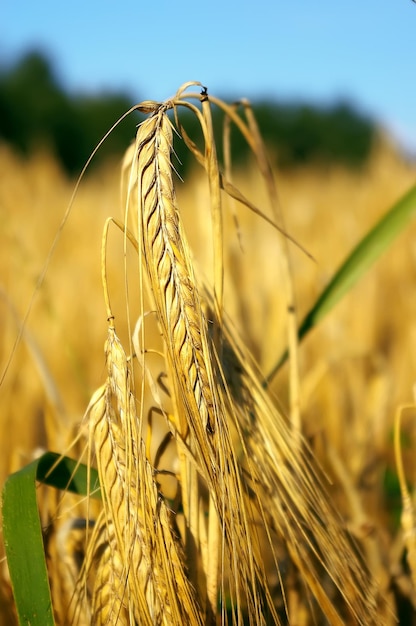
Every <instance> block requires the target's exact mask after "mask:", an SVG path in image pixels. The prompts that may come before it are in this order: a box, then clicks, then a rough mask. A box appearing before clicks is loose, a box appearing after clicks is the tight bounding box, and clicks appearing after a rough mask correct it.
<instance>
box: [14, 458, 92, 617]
mask: <svg viewBox="0 0 416 626" xmlns="http://www.w3.org/2000/svg"><path fill="white" fill-rule="evenodd" d="M36 481H40V482H43V483H45V484H48V485H51V486H53V487H56V488H58V489H68V490H69V491H72V492H75V493H79V494H81V495H87V494H90V495H94V496H95V497H99V496H100V491H99V489H98V475H97V472H96V471H95V470H93V469H91V470H88V469H87V467H86V466H85V465H81V464H78V463H77V462H75V461H73V460H72V459H69V458H67V457H61V456H60V455H58V454H54V453H52V452H47V453H46V454H44V455H43V456H41V457H40V458H39V459H37V460H36V461H34V462H33V463H30V465H27V466H26V467H24V468H23V469H21V470H20V471H18V472H16V473H14V474H11V475H10V476H9V477H8V478H7V480H6V482H5V484H4V487H3V494H2V495H3V498H2V505H3V506H2V510H3V536H4V545H5V549H6V557H7V563H8V566H9V572H10V579H11V582H12V588H13V595H14V599H15V603H16V610H17V614H18V619H19V624H20V625H21V626H23V625H30V626H54V624H55V622H54V618H53V609H52V601H51V595H50V589H49V580H48V573H47V569H46V561H45V554H44V548H43V537H42V529H41V524H40V518H39V512H38V505H37V500H36Z"/></svg>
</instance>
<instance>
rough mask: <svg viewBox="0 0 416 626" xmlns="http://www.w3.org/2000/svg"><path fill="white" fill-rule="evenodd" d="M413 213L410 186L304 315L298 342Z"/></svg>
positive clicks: (415, 202)
mask: <svg viewBox="0 0 416 626" xmlns="http://www.w3.org/2000/svg"><path fill="white" fill-rule="evenodd" d="M415 214H416V185H415V186H413V187H412V188H411V189H410V191H408V192H407V193H406V194H405V195H404V196H403V197H402V198H401V199H400V200H399V201H398V202H397V203H396V204H395V205H393V207H392V208H391V209H390V210H389V211H388V212H387V213H386V215H385V216H384V217H383V218H382V219H381V220H380V221H379V222H378V223H377V224H376V226H374V228H373V229H372V230H371V231H370V232H369V233H368V234H367V235H366V236H365V237H364V239H362V240H361V241H360V243H359V244H358V245H357V246H356V247H355V248H354V250H353V251H352V252H351V254H350V255H349V256H348V258H347V259H346V260H345V261H344V263H343V264H342V265H341V267H340V268H339V270H338V271H337V273H336V274H335V276H334V277H333V278H332V280H331V281H330V283H329V284H328V285H327V287H326V288H325V289H324V291H323V292H322V293H321V295H320V296H319V298H318V300H317V301H316V302H315V304H314V305H313V307H312V308H311V309H310V311H309V312H308V313H307V315H306V317H305V318H304V320H303V322H302V324H301V325H300V327H299V330H298V338H299V341H301V340H302V339H303V338H304V337H305V336H306V335H307V333H308V332H309V331H310V330H311V329H312V328H314V327H315V326H316V325H317V324H318V323H319V322H320V321H321V320H322V318H323V317H325V315H326V314H327V313H329V311H330V310H331V309H332V308H333V307H334V306H335V305H336V304H337V303H338V302H339V301H340V300H341V298H342V297H343V296H344V295H345V294H346V293H347V292H348V291H349V290H350V289H351V288H352V287H353V286H354V285H355V283H356V282H357V281H358V280H359V279H360V278H361V276H363V275H364V274H365V272H366V271H367V270H368V269H369V267H370V266H371V265H372V264H373V263H374V262H375V261H376V260H377V259H378V258H379V257H380V256H381V255H382V254H383V252H385V251H386V250H387V249H388V247H389V246H390V245H391V243H392V242H393V240H394V239H395V238H396V237H397V236H398V235H399V234H400V232H402V230H404V228H405V227H406V226H407V225H408V223H409V222H410V220H411V219H412V218H413V217H414V215H415ZM287 358H288V352H287V351H286V352H285V353H284V354H283V355H282V357H281V358H280V359H279V361H278V362H277V363H276V365H275V366H274V367H273V369H272V370H271V372H270V373H269V375H268V376H267V378H266V381H265V385H266V386H267V385H268V384H269V383H270V382H271V381H272V380H273V378H274V376H275V375H276V374H277V372H278V371H279V369H280V367H281V366H282V365H283V364H284V363H285V361H286V360H287Z"/></svg>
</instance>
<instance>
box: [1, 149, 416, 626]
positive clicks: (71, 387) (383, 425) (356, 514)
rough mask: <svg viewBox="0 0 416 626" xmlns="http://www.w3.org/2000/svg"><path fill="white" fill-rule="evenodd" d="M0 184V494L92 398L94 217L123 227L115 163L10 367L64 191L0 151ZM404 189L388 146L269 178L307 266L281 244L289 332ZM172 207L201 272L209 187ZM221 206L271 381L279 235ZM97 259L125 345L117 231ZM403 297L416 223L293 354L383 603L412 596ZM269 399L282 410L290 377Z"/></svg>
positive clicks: (304, 403)
mask: <svg viewBox="0 0 416 626" xmlns="http://www.w3.org/2000/svg"><path fill="white" fill-rule="evenodd" d="M0 172H1V173H0V235H1V245H0V295H1V299H0V364H1V373H2V374H3V372H4V370H5V368H6V367H7V372H6V374H5V377H4V380H3V382H2V385H1V387H0V429H1V430H0V432H1V455H0V482H1V484H3V482H4V480H5V478H6V476H7V475H8V473H10V472H11V471H15V470H17V469H18V468H20V467H22V466H23V465H25V464H26V463H28V462H29V461H30V460H31V459H32V458H33V455H34V454H35V451H36V450H38V449H39V448H43V449H49V450H54V451H57V452H63V453H64V452H66V449H67V446H68V445H69V443H70V441H71V440H72V438H73V436H74V434H76V432H77V430H78V428H79V424H80V422H81V419H82V416H83V414H84V411H85V409H86V407H87V405H88V402H89V399H90V396H91V394H92V392H93V391H94V389H96V388H97V387H98V386H99V385H100V384H101V383H102V381H103V379H104V377H105V374H106V371H105V370H106V366H105V360H104V352H103V345H104V341H105V338H106V329H107V321H106V311H105V307H104V299H103V295H102V287H101V276H100V271H101V270H100V248H101V239H102V229H103V225H104V222H105V219H106V218H107V217H108V216H114V217H119V216H121V212H122V207H121V203H120V164H119V163H109V164H108V165H107V166H105V167H103V168H101V169H99V170H96V171H94V172H93V173H92V174H91V175H89V176H87V177H86V178H85V179H84V181H83V182H82V183H81V186H80V189H79V192H78V194H77V196H76V199H75V202H74V205H73V209H72V212H71V214H70V217H69V220H68V222H67V224H66V226H65V228H64V229H63V232H62V235H61V237H60V239H59V241H58V244H57V247H56V250H55V252H54V254H53V256H52V258H51V261H50V265H49V267H48V271H47V273H46V275H45V280H44V282H43V284H42V286H41V287H40V288H39V289H38V290H37V292H36V295H35V299H34V301H33V306H32V310H31V313H30V315H29V317H28V319H27V322H26V324H25V326H24V331H23V334H22V338H21V341H20V342H19V343H18V345H17V347H16V350H15V352H14V353H13V355H12V352H13V347H14V343H15V340H16V337H17V335H18V333H19V329H20V325H21V323H22V321H23V319H24V318H25V314H26V311H27V308H28V306H29V303H30V301H31V298H32V294H33V292H34V289H35V286H36V284H37V281H38V278H39V276H40V275H41V273H42V271H43V267H44V264H45V260H46V258H47V256H48V252H49V249H50V246H51V244H52V241H53V240H54V237H55V235H56V233H57V231H58V229H59V226H60V222H61V220H62V217H63V215H64V213H65V210H66V207H67V204H68V202H69V200H70V197H71V194H72V191H73V188H74V184H75V182H74V181H73V180H68V179H67V178H66V177H65V175H64V174H63V172H62V171H61V170H60V168H59V166H58V165H57V163H56V162H55V161H54V159H53V158H52V157H50V156H49V155H48V154H46V153H39V154H37V155H35V156H33V157H32V158H31V159H29V160H27V161H24V160H21V159H20V158H19V157H18V156H16V155H15V154H14V153H12V152H11V151H10V150H9V149H8V148H7V147H6V146H2V147H0ZM415 177H416V165H415V164H411V163H409V162H406V161H405V160H404V159H403V158H401V157H400V156H399V155H398V153H397V152H396V151H395V150H394V148H392V147H391V145H390V144H389V143H388V142H387V141H384V140H380V142H379V144H378V145H377V147H376V148H375V149H374V154H373V155H372V157H371V159H370V161H369V163H368V164H367V166H366V167H365V168H364V169H363V170H361V171H359V172H351V171H348V170H346V169H342V168H339V167H334V168H326V169H317V168H312V167H310V168H305V169H297V170H295V171H291V172H276V178H277V183H278V191H279V196H280V202H281V207H282V210H283V213H284V219H285V226H286V229H287V231H288V232H289V233H290V234H291V235H292V236H293V237H294V238H295V239H296V240H298V241H299V242H300V243H301V244H302V245H303V246H304V247H305V248H306V249H307V250H308V251H309V252H310V253H311V254H312V255H313V257H314V258H315V262H314V261H311V260H310V259H309V258H308V257H307V256H306V255H305V254H304V253H302V252H301V251H300V250H299V249H297V248H296V247H294V246H293V245H291V246H290V251H291V262H292V268H293V279H294V283H295V289H296V294H297V306H298V314H299V320H301V319H302V317H303V315H304V314H305V313H306V312H307V310H308V309H309V308H310V306H311V305H312V304H313V302H314V301H315V299H316V298H317V296H318V295H319V293H320V292H321V290H322V289H323V287H324V286H325V284H326V283H327V282H328V280H329V279H330V278H331V276H332V275H333V274H334V273H335V271H336V269H337V267H338V266H339V264H340V263H341V262H342V261H343V259H344V258H345V257H346V255H347V254H348V253H349V251H350V250H351V249H352V248H353V246H354V245H355V244H356V243H358V241H359V240H360V239H361V237H362V236H363V235H364V234H365V233H366V232H367V231H368V230H369V229H370V228H371V227H372V226H373V225H374V224H375V223H376V222H377V221H378V219H379V218H380V217H381V216H382V215H383V214H384V212H385V211H386V210H387V209H389V208H390V207H391V206H392V204H393V203H394V202H395V201H396V200H398V199H399V198H400V197H401V195H402V194H403V193H405V192H406V191H407V190H408V189H409V188H410V186H411V185H413V184H414V183H415ZM235 182H236V184H237V186H238V187H239V188H240V189H241V190H242V191H243V192H244V193H245V195H246V196H247V197H249V198H250V199H251V200H252V201H254V202H255V203H256V205H257V206H259V207H262V206H263V204H264V203H265V202H266V193H265V190H264V189H263V186H262V185H263V183H262V181H261V177H260V175H259V174H258V173H257V171H256V169H255V166H253V167H248V166H247V167H246V168H244V169H241V170H240V171H239V172H237V173H236V177H235ZM177 194H178V200H179V208H180V211H181V213H182V215H183V217H184V220H185V224H186V230H187V234H188V237H189V240H190V243H191V248H192V250H193V253H194V255H195V257H196V259H197V261H198V262H199V263H200V264H201V266H202V267H203V269H204V271H205V272H206V273H207V274H209V273H210V272H211V262H212V259H211V248H210V246H211V237H210V217H209V200H208V194H207V190H206V182H205V181H204V179H203V177H202V176H201V174H200V173H199V172H198V171H195V172H192V173H190V174H188V175H187V176H186V178H185V180H184V181H183V182H179V181H178V184H177ZM224 208H225V211H224V228H225V232H224V241H225V276H226V279H225V281H226V285H225V307H226V310H227V312H228V313H229V314H230V316H231V317H232V319H233V320H234V321H235V323H236V324H237V325H238V327H239V329H240V332H241V335H242V337H243V338H244V340H245V342H246V343H247V344H248V345H249V346H250V348H251V349H252V351H253V353H254V355H255V357H256V359H257V360H258V362H259V364H260V366H261V368H262V370H263V372H264V373H265V374H267V373H268V372H269V371H270V370H271V368H272V367H273V365H274V364H275V362H276V361H277V360H278V358H279V356H280V354H281V352H282V351H283V350H284V348H285V346H286V303H285V297H284V289H283V286H282V279H281V268H280V264H281V256H282V237H281V236H280V235H277V234H276V232H275V231H273V229H271V227H270V226H268V225H267V224H265V223H264V222H262V221H261V219H260V218H259V217H257V216H255V215H251V214H249V212H248V210H247V209H246V208H242V207H234V209H235V211H236V215H237V224H238V226H236V225H235V221H234V218H233V207H231V206H230V205H229V203H228V204H227V203H225V207H224ZM109 249H110V253H109V282H110V288H111V298H112V305H113V308H114V310H115V312H116V313H115V315H116V321H117V324H118V328H119V333H120V334H121V335H123V333H124V336H125V337H126V336H127V335H128V332H129V331H128V327H127V315H126V313H125V309H126V290H125V279H124V272H123V238H122V235H121V233H119V232H117V229H116V228H113V229H111V230H110V245H109ZM129 254H130V253H129ZM133 257H134V255H133V254H132V258H133ZM415 284H416V224H414V223H413V224H412V225H411V226H410V228H409V229H408V230H407V231H406V232H405V233H403V234H402V235H401V236H400V237H399V238H398V239H397V240H396V241H395V243H394V244H393V246H392V247H391V249H390V250H389V251H388V252H387V253H386V254H385V255H384V256H383V257H382V258H381V260H379V261H378V262H377V264H376V265H374V267H373V268H372V269H371V271H370V272H369V273H368V275H367V276H366V277H364V278H363V279H362V280H361V281H360V283H359V284H357V286H356V287H355V288H354V289H353V290H352V291H351V292H350V293H349V294H348V295H347V296H346V297H345V298H344V300H343V302H342V303H340V304H339V305H338V306H337V307H336V308H335V309H334V310H333V312H331V314H330V315H329V316H328V317H327V318H326V319H325V320H324V321H323V322H322V323H321V326H320V328H318V329H316V330H314V331H313V332H312V333H311V335H310V336H308V337H307V338H306V340H305V342H304V343H303V344H302V346H301V347H300V351H299V356H300V386H301V387H300V388H301V411H302V420H303V427H304V432H305V434H306V436H307V437H308V438H309V439H310V441H311V443H312V445H313V447H314V449H315V451H316V453H317V454H318V456H319V458H320V460H321V462H322V464H323V466H324V468H325V470H326V471H327V473H328V476H329V478H330V479H331V482H332V486H333V492H334V497H335V498H336V500H337V504H338V506H339V508H340V509H341V510H342V512H343V514H344V515H345V517H346V519H347V522H348V523H349V524H350V526H351V529H352V530H353V532H354V533H355V534H356V535H357V537H358V538H359V539H360V540H361V541H362V543H363V545H364V550H365V553H366V556H367V559H368V562H369V566H370V568H371V569H372V571H373V572H374V573H375V575H376V576H378V578H379V579H380V581H381V585H385V586H386V593H392V590H391V584H390V582H389V581H391V580H394V581H395V585H397V589H398V590H399V591H397V590H396V593H397V594H399V595H400V593H402V594H403V596H405V595H406V594H407V595H408V596H409V597H410V598H413V599H414V593H413V591H410V590H409V588H408V586H406V585H407V578H406V577H404V576H402V574H403V572H400V571H397V567H398V564H399V560H398V559H397V550H399V551H400V545H402V544H401V543H400V541H401V539H400V533H399V531H398V528H397V525H396V522H397V510H398V506H399V500H398V499H397V495H398V490H397V484H396V483H395V460H394V454H393V440H392V427H393V422H394V415H395V411H396V410H397V409H398V407H399V406H400V405H401V404H413V403H414V399H413V386H414V384H415V382H416V291H415ZM134 287H135V285H134V282H133V281H130V283H129V297H130V298H131V308H132V310H133V311H134V303H135V298H136V299H137V298H138V294H137V293H135V291H134ZM133 317H134V315H133ZM11 355H12V358H11V359H10V357H11ZM273 389H274V391H275V392H276V396H277V398H278V401H279V403H280V404H281V405H282V406H283V407H284V408H286V407H287V403H288V398H287V396H288V393H287V372H286V368H284V369H283V371H282V372H280V373H279V375H278V377H277V378H276V380H275V381H274V383H273ZM415 417H416V410H413V409H409V410H407V411H406V412H405V413H404V414H403V421H402V429H403V432H404V433H405V435H406V436H405V437H403V458H404V461H405V468H406V472H407V477H408V479H409V482H410V483H411V484H414V482H415V478H416V464H415V462H414V456H415V450H416V438H415V424H416V420H415ZM393 568H396V570H395V571H394V572H393V571H392V570H393ZM404 573H406V572H404ZM5 576H6V575H5ZM400 576H401V577H400ZM6 578H7V576H6ZM401 585H402V587H401ZM393 592H394V590H393ZM8 594H9V591H8V590H7V587H5V588H4V590H3V592H2V594H1V595H2V598H1V596H0V600H1V601H2V603H3V604H4V610H2V609H1V608H0V611H2V613H0V624H1V623H5V624H6V623H11V622H10V621H7V620H8V619H9V620H10V618H8V617H6V615H7V606H8V605H9V600H10V598H9V595H8ZM2 620H5V621H4V622H2ZM403 623H404V622H403ZM407 623H413V622H407ZM415 623H416V622H415Z"/></svg>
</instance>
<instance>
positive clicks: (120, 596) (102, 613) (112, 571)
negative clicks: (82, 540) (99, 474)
mask: <svg viewBox="0 0 416 626" xmlns="http://www.w3.org/2000/svg"><path fill="white" fill-rule="evenodd" d="M103 513H104V512H103ZM88 552H89V553H88V554H87V558H86V563H87V573H86V576H87V580H88V579H89V578H93V585H91V586H92V591H91V624H92V625H93V626H107V625H108V624H117V625H119V626H127V625H128V624H130V623H132V621H133V616H130V618H129V611H128V606H127V601H126V578H127V577H126V571H125V565H124V564H123V562H122V559H121V555H120V552H119V550H118V547H117V542H116V538H115V533H114V526H113V524H112V522H111V520H108V519H106V518H105V515H104V514H101V515H100V517H99V518H98V519H97V521H96V523H95V527H94V534H93V536H92V537H91V540H90V542H89V550H88ZM90 584H91V583H90Z"/></svg>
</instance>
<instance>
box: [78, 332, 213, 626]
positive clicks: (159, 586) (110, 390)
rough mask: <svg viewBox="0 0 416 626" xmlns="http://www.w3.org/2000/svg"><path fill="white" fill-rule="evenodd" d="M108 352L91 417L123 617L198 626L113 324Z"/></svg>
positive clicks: (176, 539)
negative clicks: (120, 570)
mask: <svg viewBox="0 0 416 626" xmlns="http://www.w3.org/2000/svg"><path fill="white" fill-rule="evenodd" d="M106 353H107V363H108V372H109V376H108V380H107V383H106V385H105V386H104V387H103V388H101V390H99V392H98V393H97V396H96V400H95V401H94V403H93V404H92V406H91V410H90V414H89V420H90V426H91V430H92V433H93V437H94V443H95V450H96V456H97V465H98V471H99V474H100V481H101V485H102V489H103V491H104V502H105V510H106V517H107V520H108V523H109V525H110V526H111V527H113V528H114V536H115V543H116V546H117V551H118V553H119V555H120V559H121V561H122V563H123V564H124V571H125V587H126V591H125V594H126V602H127V604H128V607H129V612H130V614H132V615H134V616H135V619H136V621H137V622H138V623H140V624H142V623H143V624H172V623H179V622H180V621H181V620H182V622H183V623H184V624H187V623H188V624H200V623H202V621H201V614H200V609H199V606H198V603H197V601H196V598H195V594H194V591H193V589H192V588H191V586H190V583H189V580H188V578H187V576H186V571H185V569H184V558H183V555H182V550H181V546H180V540H179V535H178V533H177V532H176V531H175V530H174V528H173V525H172V519H171V516H170V514H169V511H168V509H167V507H166V505H165V503H164V502H163V501H162V500H161V499H160V497H159V494H158V491H157V485H156V482H155V479H154V473H153V468H152V467H151V465H150V463H149V462H148V461H147V459H146V451H145V444H144V442H143V440H142V438H141V433H140V428H139V420H138V417H137V415H136V408H135V401H134V397H133V394H132V390H131V387H130V380H131V378H130V368H129V366H128V363H127V358H126V355H125V352H124V350H123V348H122V346H121V344H120V342H119V340H118V338H117V336H116V334H115V330H114V328H113V326H111V325H110V327H109V336H108V340H107V345H106ZM117 551H115V550H114V552H115V554H117Z"/></svg>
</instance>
